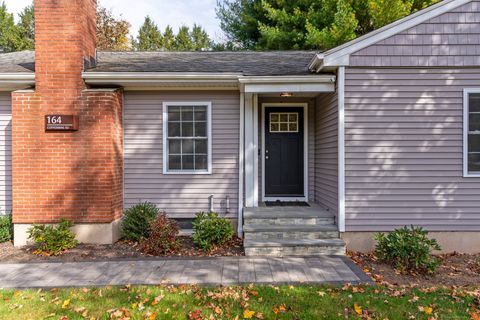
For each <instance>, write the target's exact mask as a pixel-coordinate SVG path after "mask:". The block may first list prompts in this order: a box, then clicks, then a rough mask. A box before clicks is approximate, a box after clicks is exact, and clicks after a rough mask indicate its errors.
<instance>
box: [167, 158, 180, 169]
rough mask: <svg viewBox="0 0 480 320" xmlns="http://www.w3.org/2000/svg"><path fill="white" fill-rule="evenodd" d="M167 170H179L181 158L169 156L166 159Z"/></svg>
mask: <svg viewBox="0 0 480 320" xmlns="http://www.w3.org/2000/svg"><path fill="white" fill-rule="evenodd" d="M168 169H169V170H181V169H182V157H181V156H169V157H168Z"/></svg>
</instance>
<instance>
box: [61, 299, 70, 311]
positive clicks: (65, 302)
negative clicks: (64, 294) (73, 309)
mask: <svg viewBox="0 0 480 320" xmlns="http://www.w3.org/2000/svg"><path fill="white" fill-rule="evenodd" d="M69 305H70V299H67V300H65V301H63V305H62V309H67V308H68V306H69Z"/></svg>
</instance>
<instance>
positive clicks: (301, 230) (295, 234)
mask: <svg viewBox="0 0 480 320" xmlns="http://www.w3.org/2000/svg"><path fill="white" fill-rule="evenodd" d="M243 231H244V233H245V239H246V240H282V239H284V240H287V239H291V240H294V239H296V240H301V239H335V238H338V237H339V233H338V228H337V226H335V225H245V226H244V228H243Z"/></svg>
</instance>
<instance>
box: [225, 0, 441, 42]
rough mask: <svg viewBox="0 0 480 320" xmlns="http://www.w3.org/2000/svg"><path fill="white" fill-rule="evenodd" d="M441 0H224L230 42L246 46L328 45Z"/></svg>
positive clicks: (226, 27) (370, 29)
mask: <svg viewBox="0 0 480 320" xmlns="http://www.w3.org/2000/svg"><path fill="white" fill-rule="evenodd" d="M438 1H439V0H288V1H287V0H219V1H218V2H217V9H216V13H217V17H218V18H219V19H220V27H221V28H222V30H223V31H224V32H225V34H226V36H227V42H228V43H230V44H234V45H238V46H240V47H241V48H243V49H257V50H272V49H329V48H331V47H333V46H336V45H339V44H341V43H343V42H346V41H348V40H351V39H353V38H355V37H358V36H360V35H363V34H365V33H367V32H370V31H372V30H373V29H375V28H379V27H382V26H384V25H385V24H387V23H390V22H392V21H395V20H397V19H400V18H402V17H404V16H406V15H408V14H410V13H412V12H414V11H417V10H420V9H422V8H424V7H426V6H428V5H431V4H433V3H435V2H438Z"/></svg>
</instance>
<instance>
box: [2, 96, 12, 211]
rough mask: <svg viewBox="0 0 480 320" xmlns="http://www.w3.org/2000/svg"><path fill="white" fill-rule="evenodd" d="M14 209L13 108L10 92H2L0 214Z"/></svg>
mask: <svg viewBox="0 0 480 320" xmlns="http://www.w3.org/2000/svg"><path fill="white" fill-rule="evenodd" d="M11 210H12V108H11V97H10V93H1V94H0V215H1V214H5V213H6V212H10V211H11Z"/></svg>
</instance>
